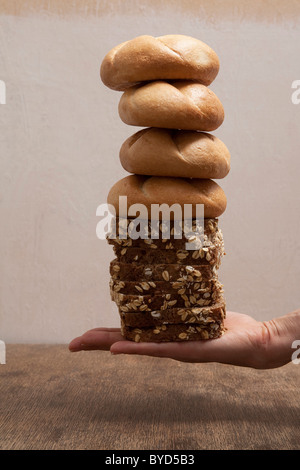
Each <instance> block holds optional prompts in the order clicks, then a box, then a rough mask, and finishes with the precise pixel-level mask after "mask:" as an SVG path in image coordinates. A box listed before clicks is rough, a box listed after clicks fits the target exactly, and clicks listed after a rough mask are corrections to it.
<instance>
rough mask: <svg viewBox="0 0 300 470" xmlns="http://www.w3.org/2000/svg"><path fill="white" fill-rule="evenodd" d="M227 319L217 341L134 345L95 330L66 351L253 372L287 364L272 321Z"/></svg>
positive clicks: (118, 335) (116, 332)
mask: <svg viewBox="0 0 300 470" xmlns="http://www.w3.org/2000/svg"><path fill="white" fill-rule="evenodd" d="M226 315H227V316H226V320H225V327H226V332H225V334H224V335H223V336H221V337H220V338H218V339H211V340H203V341H186V342H184V341H183V342H166V343H135V342H133V341H127V340H124V338H123V337H122V335H121V332H120V329H119V328H95V329H92V330H89V331H87V332H86V333H84V334H83V335H82V336H80V337H78V338H75V339H73V341H71V343H70V344H69V349H70V351H73V352H75V351H83V350H85V351H87V350H108V351H111V353H112V354H139V355H146V356H155V357H167V358H171V359H175V360H178V361H183V362H219V363H225V364H232V365H236V366H243V367H252V368H256V369H269V368H274V367H280V366H282V365H284V364H286V363H287V362H289V361H290V357H291V349H289V351H288V354H287V351H285V349H283V347H282V344H281V343H280V342H279V341H278V339H279V336H280V335H279V332H278V325H277V324H276V321H275V320H271V321H269V322H259V321H256V320H255V319H253V318H252V317H250V316H248V315H244V314H241V313H235V312H227V314H226ZM283 318H284V317H283ZM298 324H299V316H298ZM291 342H292V340H291ZM290 347H291V343H289V348H290Z"/></svg>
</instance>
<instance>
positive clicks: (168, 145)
mask: <svg viewBox="0 0 300 470" xmlns="http://www.w3.org/2000/svg"><path fill="white" fill-rule="evenodd" d="M119 156H120V162H121V165H122V166H123V168H124V169H125V170H126V171H128V172H129V173H134V174H139V175H153V176H173V177H182V178H211V179H219V178H224V177H225V176H226V175H227V174H228V173H229V170H230V153H229V150H228V148H227V147H226V145H225V144H224V143H223V142H222V141H221V140H220V139H218V138H217V137H215V136H214V135H212V134H208V133H204V132H197V131H178V130H171V129H161V128H155V127H151V128H146V129H142V130H140V131H138V132H136V133H135V134H133V135H132V136H130V137H129V138H128V139H126V140H125V142H124V143H123V145H122V146H121V149H120V154H119Z"/></svg>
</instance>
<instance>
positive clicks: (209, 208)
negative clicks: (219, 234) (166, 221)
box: [107, 175, 227, 219]
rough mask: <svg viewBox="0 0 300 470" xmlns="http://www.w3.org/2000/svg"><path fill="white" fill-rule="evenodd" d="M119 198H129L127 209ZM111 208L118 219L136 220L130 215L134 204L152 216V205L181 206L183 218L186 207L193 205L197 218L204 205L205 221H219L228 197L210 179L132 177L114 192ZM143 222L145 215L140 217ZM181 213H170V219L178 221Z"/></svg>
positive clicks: (110, 201) (118, 184)
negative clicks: (141, 206) (198, 210)
mask: <svg viewBox="0 0 300 470" xmlns="http://www.w3.org/2000/svg"><path fill="white" fill-rule="evenodd" d="M119 196H127V207H125V208H124V207H120V205H119V202H120V201H119ZM107 202H108V204H111V205H112V206H114V208H115V211H116V216H118V217H130V216H132V217H134V216H135V215H133V214H128V208H129V207H130V206H132V205H133V204H143V205H144V206H145V208H146V209H147V212H148V219H151V215H152V217H153V218H154V214H153V213H152V214H151V204H159V205H161V204H167V205H168V206H169V207H171V206H172V205H173V204H179V205H180V207H181V214H179V215H180V218H182V219H183V218H184V216H185V215H186V214H185V212H184V204H191V205H192V217H194V218H195V217H196V215H197V213H196V204H204V217H205V218H215V217H219V216H220V215H221V214H222V213H223V212H224V211H225V209H226V204H227V200H226V196H225V193H224V191H223V189H222V188H221V187H220V186H219V185H218V184H217V183H216V182H215V181H212V180H209V179H188V178H186V179H185V178H168V177H163V176H141V175H130V176H126V177H125V178H122V179H121V180H119V181H118V182H117V183H115V184H114V186H113V187H112V188H111V189H110V191H109V194H108V197H107ZM136 216H139V217H141V218H142V215H139V214H137V215H136ZM177 216H178V213H176V214H173V213H172V212H170V219H172V218H175V219H177V218H178V217H177Z"/></svg>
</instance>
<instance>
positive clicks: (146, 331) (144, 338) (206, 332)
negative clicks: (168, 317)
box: [121, 321, 225, 343]
mask: <svg viewBox="0 0 300 470" xmlns="http://www.w3.org/2000/svg"><path fill="white" fill-rule="evenodd" d="M224 331H225V328H224V324H223V323H222V322H220V323H219V322H213V323H208V324H203V323H199V324H197V323H194V324H192V325H188V324H180V323H178V324H168V325H158V326H154V327H149V328H142V327H140V328H138V327H130V326H126V325H125V324H124V323H123V322H122V321H121V333H122V335H123V337H124V338H125V339H127V340H130V341H135V342H155V343H160V342H175V341H179V342H180V341H199V340H208V339H216V338H219V337H220V336H222V335H223V333H224Z"/></svg>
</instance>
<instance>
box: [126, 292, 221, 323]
mask: <svg viewBox="0 0 300 470" xmlns="http://www.w3.org/2000/svg"><path fill="white" fill-rule="evenodd" d="M119 313H120V318H121V320H122V322H123V323H124V325H126V326H130V327H136V328H138V327H141V328H147V327H150V326H156V325H164V324H193V323H196V324H199V323H200V324H203V325H206V324H209V323H214V322H218V323H222V322H223V321H224V319H225V317H226V307H225V301H224V299H223V300H222V299H221V300H220V301H219V302H218V303H215V304H214V305H210V306H205V307H199V306H194V307H191V308H186V307H183V308H181V307H172V308H168V309H166V310H159V309H156V310H145V311H142V312H140V311H131V312H124V311H122V310H119Z"/></svg>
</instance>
